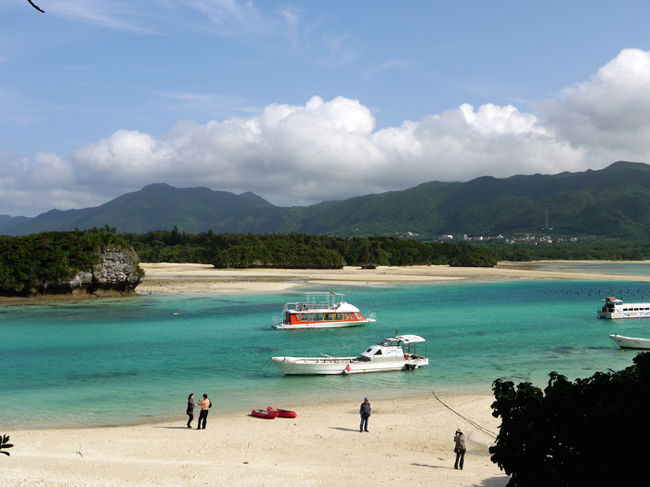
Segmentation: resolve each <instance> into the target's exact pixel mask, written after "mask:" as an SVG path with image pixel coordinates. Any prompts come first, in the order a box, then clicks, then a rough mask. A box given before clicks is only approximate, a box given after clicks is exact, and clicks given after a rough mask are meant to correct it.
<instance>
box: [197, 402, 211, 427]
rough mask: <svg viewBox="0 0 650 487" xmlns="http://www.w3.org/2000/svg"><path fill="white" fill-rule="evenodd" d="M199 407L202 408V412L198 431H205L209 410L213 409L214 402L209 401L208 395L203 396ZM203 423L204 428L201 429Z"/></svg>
mask: <svg viewBox="0 0 650 487" xmlns="http://www.w3.org/2000/svg"><path fill="white" fill-rule="evenodd" d="M199 406H201V412H200V413H199V424H198V425H197V426H196V429H197V430H200V429H205V424H206V423H207V422H208V409H209V408H211V407H212V401H210V399H208V395H207V394H203V399H201V400H200V401H199ZM201 422H203V428H201Z"/></svg>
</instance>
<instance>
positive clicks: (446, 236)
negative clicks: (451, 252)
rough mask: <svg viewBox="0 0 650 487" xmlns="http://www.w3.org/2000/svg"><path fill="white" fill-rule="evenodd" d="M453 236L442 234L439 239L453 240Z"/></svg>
mask: <svg viewBox="0 0 650 487" xmlns="http://www.w3.org/2000/svg"><path fill="white" fill-rule="evenodd" d="M453 239H454V236H453V235H442V236H441V237H440V240H453Z"/></svg>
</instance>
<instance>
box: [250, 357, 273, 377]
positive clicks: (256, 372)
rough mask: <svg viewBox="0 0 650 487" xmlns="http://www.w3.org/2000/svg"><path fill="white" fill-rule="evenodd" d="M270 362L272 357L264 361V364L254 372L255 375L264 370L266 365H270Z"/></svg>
mask: <svg viewBox="0 0 650 487" xmlns="http://www.w3.org/2000/svg"><path fill="white" fill-rule="evenodd" d="M270 363H271V359H268V360H267V361H266V362H264V364H263V365H262V366H261V367H260V368H259V369H257V370H256V371H255V373H254V374H253V375H257V374H259V373H260V372H262V370H263V369H264V367H266V366H267V365H269V364H270Z"/></svg>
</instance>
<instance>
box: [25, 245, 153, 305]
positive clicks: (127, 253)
mask: <svg viewBox="0 0 650 487" xmlns="http://www.w3.org/2000/svg"><path fill="white" fill-rule="evenodd" d="M98 253H99V257H100V262H99V263H98V264H97V265H95V267H94V268H93V269H92V272H88V271H81V272H78V273H77V274H76V275H75V276H74V277H73V278H72V279H70V280H68V281H47V282H41V283H40V284H39V289H38V293H39V294H104V293H119V294H130V293H133V292H134V291H135V288H136V286H137V285H138V284H140V282H141V281H142V277H143V275H144V272H143V271H142V269H141V268H140V266H138V256H137V255H136V253H135V251H134V250H133V249H130V250H127V249H123V248H119V247H106V248H102V249H99V251H98Z"/></svg>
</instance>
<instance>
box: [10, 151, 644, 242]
mask: <svg viewBox="0 0 650 487" xmlns="http://www.w3.org/2000/svg"><path fill="white" fill-rule="evenodd" d="M649 208H650V166H649V165H647V164H643V163H632V162H622V161H620V162H616V163H614V164H612V165H610V166H609V167H607V168H605V169H602V170H598V171H593V170H588V171H585V172H580V173H568V172H564V173H561V174H555V175H541V174H535V175H528V176H525V175H519V176H512V177H509V178H502V179H498V178H493V177H487V176H486V177H481V178H477V179H474V180H472V181H469V182H466V183H443V182H429V183H424V184H421V185H419V186H416V187H414V188H411V189H407V190H403V191H391V192H387V193H381V194H374V195H365V196H358V197H355V198H350V199H347V200H341V201H328V202H324V203H319V204H316V205H311V206H296V207H277V206H274V205H272V204H270V203H269V202H267V201H265V200H263V199H262V198H260V197H258V196H256V195H254V194H252V193H244V194H241V195H234V194H232V193H227V192H221V191H212V190H209V189H207V188H189V189H177V188H172V187H171V186H168V185H166V184H155V185H150V186H147V187H145V188H143V189H142V190H140V191H136V192H134V193H129V194H125V195H123V196H120V197H118V198H116V199H114V200H112V201H110V202H108V203H106V204H104V205H101V206H98V207H96V208H86V209H82V210H68V211H59V210H51V211H49V212H47V213H43V214H41V215H39V216H37V217H35V218H33V219H23V220H22V221H18V220H17V219H16V218H10V217H0V233H3V234H14V235H15V234H27V233H35V232H40V231H46V230H71V229H74V228H79V229H86V228H92V227H103V226H105V225H108V226H110V227H114V228H116V229H117V230H118V231H120V232H130V233H144V232H148V231H152V230H164V229H172V228H174V227H177V228H178V229H179V230H182V231H188V232H201V231H207V230H210V229H212V230H213V231H214V232H218V233H219V232H236V233H237V232H239V233H288V232H298V233H307V234H332V235H341V236H367V235H392V234H395V233H405V232H413V233H417V234H420V235H421V236H422V237H435V236H439V235H441V234H464V233H466V234H468V235H481V234H482V235H496V234H514V233H526V232H534V233H539V232H540V231H542V230H547V227H551V228H553V230H554V232H556V233H559V234H564V235H593V236H606V237H613V238H635V239H643V238H648V237H650V212H649V211H648V209H649ZM25 220H27V221H25ZM547 222H548V225H547Z"/></svg>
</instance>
